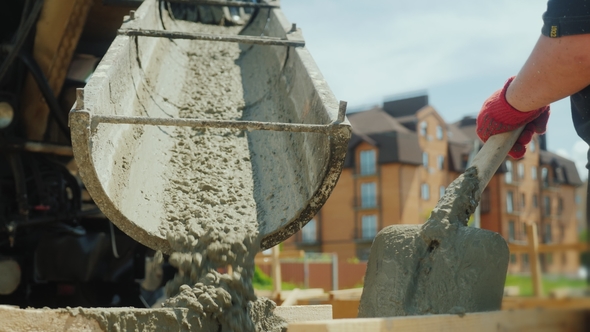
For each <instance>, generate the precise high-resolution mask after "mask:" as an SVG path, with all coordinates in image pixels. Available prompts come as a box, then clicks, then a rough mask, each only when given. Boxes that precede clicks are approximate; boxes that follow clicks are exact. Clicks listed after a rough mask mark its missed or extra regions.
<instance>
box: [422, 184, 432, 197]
mask: <svg viewBox="0 0 590 332" xmlns="http://www.w3.org/2000/svg"><path fill="white" fill-rule="evenodd" d="M420 197H422V199H423V200H425V201H427V200H429V199H430V186H429V185H428V183H423V184H422V186H421V188H420Z"/></svg>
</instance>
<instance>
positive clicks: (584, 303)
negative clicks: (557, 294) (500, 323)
mask: <svg viewBox="0 0 590 332" xmlns="http://www.w3.org/2000/svg"><path fill="white" fill-rule="evenodd" d="M532 308H543V309H568V310H576V309H585V310H590V298H589V297H577V298H571V297H570V298H560V299H556V298H546V297H545V298H536V297H505V298H504V299H503V300H502V310H514V309H532Z"/></svg>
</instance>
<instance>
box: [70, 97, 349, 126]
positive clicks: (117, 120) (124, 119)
mask: <svg viewBox="0 0 590 332" xmlns="http://www.w3.org/2000/svg"><path fill="white" fill-rule="evenodd" d="M83 90H84V89H82V88H80V89H78V91H77V92H78V98H80V97H82V99H79V101H78V102H77V104H76V105H83V102H82V100H83ZM346 105H347V103H346V102H345V101H341V102H340V106H339V109H338V120H337V121H336V122H333V123H330V124H327V125H318V124H303V123H280V122H261V121H241V120H208V119H190V118H150V117H144V116H116V115H115V116H107V115H93V116H92V118H91V121H92V122H91V123H92V125H91V126H92V128H93V129H95V128H96V126H98V124H100V123H109V124H131V125H147V126H176V127H194V128H232V129H241V130H248V131H251V130H268V131H290V132H297V133H329V132H331V131H332V130H333V129H334V127H335V126H338V124H339V123H341V122H343V121H344V116H345V115H346ZM78 110H81V109H78Z"/></svg>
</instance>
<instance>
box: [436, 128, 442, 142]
mask: <svg viewBox="0 0 590 332" xmlns="http://www.w3.org/2000/svg"><path fill="white" fill-rule="evenodd" d="M436 138H437V139H438V140H439V141H441V140H442V139H443V130H442V127H441V126H436Z"/></svg>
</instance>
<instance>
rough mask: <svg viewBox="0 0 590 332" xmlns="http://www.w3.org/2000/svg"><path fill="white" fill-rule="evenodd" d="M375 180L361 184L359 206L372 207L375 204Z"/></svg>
mask: <svg viewBox="0 0 590 332" xmlns="http://www.w3.org/2000/svg"><path fill="white" fill-rule="evenodd" d="M376 187H377V186H376V185H375V182H370V183H363V184H361V206H362V207H364V208H372V207H375V206H377V190H376Z"/></svg>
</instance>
